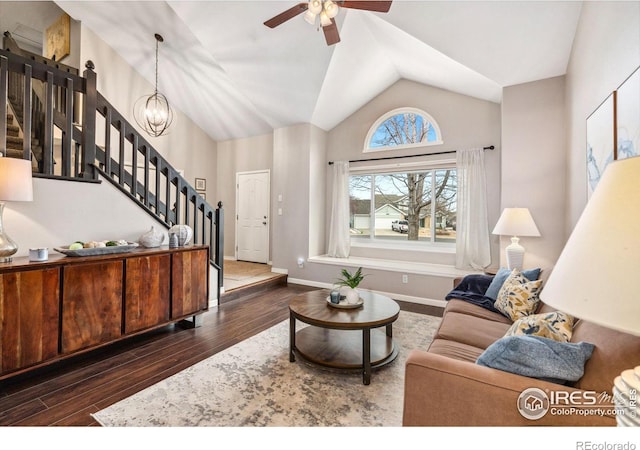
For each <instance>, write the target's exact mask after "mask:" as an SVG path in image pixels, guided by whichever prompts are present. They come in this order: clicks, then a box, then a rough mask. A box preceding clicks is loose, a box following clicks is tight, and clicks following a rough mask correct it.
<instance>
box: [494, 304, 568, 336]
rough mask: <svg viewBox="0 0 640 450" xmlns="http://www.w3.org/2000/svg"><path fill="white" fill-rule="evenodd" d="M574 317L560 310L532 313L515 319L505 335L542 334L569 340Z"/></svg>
mask: <svg viewBox="0 0 640 450" xmlns="http://www.w3.org/2000/svg"><path fill="white" fill-rule="evenodd" d="M573 323H574V318H573V317H572V316H570V315H569V314H566V313H563V312H562V311H554V312H550V313H542V314H532V315H530V316H527V317H523V318H522V319H518V320H516V321H515V322H514V323H513V325H511V328H509V330H508V331H507V333H506V334H505V336H522V335H528V336H542V337H545V338H549V339H553V340H556V341H558V342H569V341H570V340H571V334H572V333H573Z"/></svg>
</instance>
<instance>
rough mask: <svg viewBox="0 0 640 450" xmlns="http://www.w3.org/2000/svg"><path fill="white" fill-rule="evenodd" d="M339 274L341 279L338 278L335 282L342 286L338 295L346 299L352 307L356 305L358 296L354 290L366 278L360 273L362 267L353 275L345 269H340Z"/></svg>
mask: <svg viewBox="0 0 640 450" xmlns="http://www.w3.org/2000/svg"><path fill="white" fill-rule="evenodd" d="M341 273H342V277H340V278H338V281H337V282H336V284H337V285H338V286H342V287H341V288H340V294H342V295H344V296H345V297H346V300H347V303H349V304H352V305H353V304H355V303H358V299H359V298H360V294H358V291H357V290H356V288H357V287H358V285H359V284H360V282H361V281H362V280H363V279H364V277H366V275H364V274H363V273H362V267H358V270H356V271H355V272H354V273H353V274H352V273H350V272H349V271H348V270H347V269H342V272H341Z"/></svg>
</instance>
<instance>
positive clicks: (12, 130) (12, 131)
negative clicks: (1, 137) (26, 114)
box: [7, 125, 20, 137]
mask: <svg viewBox="0 0 640 450" xmlns="http://www.w3.org/2000/svg"><path fill="white" fill-rule="evenodd" d="M7 136H14V137H18V136H20V127H19V126H17V125H7Z"/></svg>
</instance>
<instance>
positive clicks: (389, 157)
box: [329, 145, 495, 165]
mask: <svg viewBox="0 0 640 450" xmlns="http://www.w3.org/2000/svg"><path fill="white" fill-rule="evenodd" d="M482 149H483V150H493V149H495V147H494V146H493V145H490V146H488V147H482ZM457 151H458V150H448V151H446V152H437V153H423V154H422V155H404V156H387V157H384V158H371V159H352V160H350V161H349V162H350V163H354V162H365V161H382V160H385V159H401V158H415V157H418V156H431V155H446V154H448V153H456V152H457ZM332 164H333V161H329V165H332Z"/></svg>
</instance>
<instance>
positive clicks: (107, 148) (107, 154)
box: [104, 107, 113, 178]
mask: <svg viewBox="0 0 640 450" xmlns="http://www.w3.org/2000/svg"><path fill="white" fill-rule="evenodd" d="M104 122H105V124H104V125H105V126H104V171H105V172H106V173H107V175H109V178H113V172H112V171H111V109H110V108H108V107H105V108H104Z"/></svg>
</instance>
